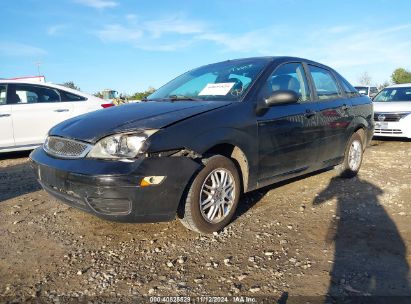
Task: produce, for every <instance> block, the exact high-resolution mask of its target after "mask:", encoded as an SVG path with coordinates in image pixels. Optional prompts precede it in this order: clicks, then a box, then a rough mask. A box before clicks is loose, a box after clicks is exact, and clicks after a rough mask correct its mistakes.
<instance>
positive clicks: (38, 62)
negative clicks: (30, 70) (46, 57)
mask: <svg viewBox="0 0 411 304" xmlns="http://www.w3.org/2000/svg"><path fill="white" fill-rule="evenodd" d="M35 64H36V65H37V74H38V76H40V65H41V62H40V61H37V62H36V63H35Z"/></svg>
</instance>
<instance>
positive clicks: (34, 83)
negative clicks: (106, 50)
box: [0, 79, 92, 97]
mask: <svg viewBox="0 0 411 304" xmlns="http://www.w3.org/2000/svg"><path fill="white" fill-rule="evenodd" d="M2 83H11V84H13V83H14V84H30V85H36V86H43V87H49V88H54V89H59V90H63V91H66V92H69V93H73V94H77V95H81V96H84V97H90V96H92V95H90V94H87V93H84V92H81V91H78V90H74V89H71V88H68V87H65V86H63V85H59V84H54V83H51V82H39V81H30V80H24V79H21V80H20V79H19V80H14V79H0V84H2Z"/></svg>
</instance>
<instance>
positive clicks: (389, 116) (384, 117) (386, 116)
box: [374, 112, 411, 121]
mask: <svg viewBox="0 0 411 304" xmlns="http://www.w3.org/2000/svg"><path fill="white" fill-rule="evenodd" d="M409 114H411V113H409V112H406V113H374V121H399V120H400V119H402V118H404V117H405V116H407V115H409ZM380 118H381V119H380Z"/></svg>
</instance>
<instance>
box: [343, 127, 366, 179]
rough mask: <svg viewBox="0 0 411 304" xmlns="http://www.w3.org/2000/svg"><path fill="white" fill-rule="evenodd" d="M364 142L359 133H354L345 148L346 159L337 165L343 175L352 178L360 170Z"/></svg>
mask: <svg viewBox="0 0 411 304" xmlns="http://www.w3.org/2000/svg"><path fill="white" fill-rule="evenodd" d="M363 152H364V148H363V142H362V140H361V136H360V135H359V134H358V133H354V134H353V135H352V136H351V138H350V140H349V141H348V144H347V147H346V148H345V153H344V161H343V163H342V164H341V165H339V166H338V167H337V169H338V171H339V174H340V176H341V177H345V178H351V177H354V176H356V175H357V173H358V171H360V167H361V163H362V157H363Z"/></svg>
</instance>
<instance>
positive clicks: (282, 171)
mask: <svg viewBox="0 0 411 304" xmlns="http://www.w3.org/2000/svg"><path fill="white" fill-rule="evenodd" d="M276 90H293V91H295V92H296V93H297V94H298V95H300V100H299V102H298V103H295V104H286V105H274V106H272V107H270V108H268V109H266V110H265V112H263V113H262V114H260V115H258V116H257V124H258V140H259V182H260V185H261V184H265V182H266V181H269V180H272V179H275V178H276V177H277V178H278V179H283V178H281V176H283V177H284V176H288V175H292V174H296V173H298V172H303V171H305V170H307V169H308V168H309V167H310V165H311V164H312V160H313V159H314V157H315V154H316V145H315V141H316V132H317V130H316V113H315V106H314V104H313V103H312V96H311V94H310V89H309V83H308V81H307V77H306V73H305V69H304V67H303V65H302V63H301V62H291V63H285V64H282V65H281V66H279V67H277V68H276V69H275V70H274V71H273V73H272V74H271V75H270V76H269V77H268V78H267V80H266V82H265V85H264V86H263V88H262V89H261V92H260V94H259V97H258V98H259V99H265V98H267V97H269V96H270V95H271V94H272V93H273V92H275V91H276Z"/></svg>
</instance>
